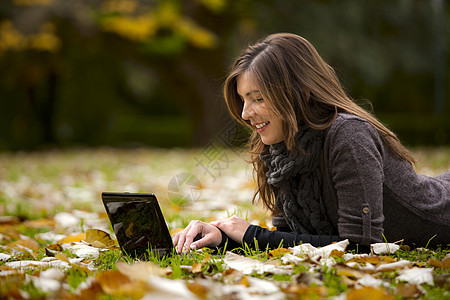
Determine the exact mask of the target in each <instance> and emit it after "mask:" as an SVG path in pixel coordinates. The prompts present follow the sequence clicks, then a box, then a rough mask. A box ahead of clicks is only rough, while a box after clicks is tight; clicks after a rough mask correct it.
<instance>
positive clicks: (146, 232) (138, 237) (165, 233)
mask: <svg viewBox="0 0 450 300" xmlns="http://www.w3.org/2000/svg"><path fill="white" fill-rule="evenodd" d="M102 201H103V205H104V206H105V209H106V212H107V214H108V217H109V221H110V222H111V225H112V227H113V230H114V233H115V235H116V237H117V241H118V243H119V246H120V248H121V250H122V252H123V253H124V254H125V255H129V256H131V257H132V258H138V259H141V260H145V259H147V258H148V257H149V255H150V252H153V253H154V255H155V256H159V257H160V258H162V257H163V256H170V255H172V254H173V253H175V252H174V246H173V242H172V237H171V236H170V233H169V229H168V228H167V224H166V222H165V220H164V217H163V214H162V212H161V208H160V207H159V204H158V200H157V199H156V196H155V195H154V194H139V193H112V192H103V193H102Z"/></svg>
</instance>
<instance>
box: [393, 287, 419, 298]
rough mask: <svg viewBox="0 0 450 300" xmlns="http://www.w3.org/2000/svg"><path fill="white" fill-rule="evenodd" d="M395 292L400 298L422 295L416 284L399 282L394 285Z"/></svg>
mask: <svg viewBox="0 0 450 300" xmlns="http://www.w3.org/2000/svg"><path fill="white" fill-rule="evenodd" d="M395 292H396V294H397V295H399V296H400V297H402V298H418V297H419V296H420V295H422V294H423V293H422V290H420V289H419V287H418V286H417V285H416V284H403V283H399V284H397V286H396V287H395Z"/></svg>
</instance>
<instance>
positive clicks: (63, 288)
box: [0, 144, 450, 299]
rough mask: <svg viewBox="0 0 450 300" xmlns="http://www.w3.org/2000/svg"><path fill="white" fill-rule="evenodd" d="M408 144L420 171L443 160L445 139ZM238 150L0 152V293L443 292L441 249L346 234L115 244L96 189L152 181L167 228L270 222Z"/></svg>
mask: <svg viewBox="0 0 450 300" xmlns="http://www.w3.org/2000/svg"><path fill="white" fill-rule="evenodd" d="M414 154H415V155H416V158H418V159H419V163H418V165H417V169H418V171H419V172H421V173H424V174H427V175H437V174H439V173H440V172H442V171H445V170H448V169H449V168H450V149H449V148H439V149H416V150H415V151H414ZM245 159H246V156H245V154H244V153H242V152H239V151H232V150H224V149H222V148H219V147H217V146H216V145H214V144H211V145H210V146H208V147H206V148H204V149H200V150H159V149H137V150H136V149H135V150H118V149H110V148H104V149H95V150H92V149H76V150H70V151H45V152H35V153H3V154H0V215H1V217H0V295H1V296H0V297H1V298H2V299H3V298H5V299H43V298H49V299H78V298H84V299H95V298H97V299H99V298H101V299H103V298H106V299H108V298H112V299H141V298H144V299H147V298H148V299H157V298H163V299H169V298H170V299H172V298H181V299H184V298H186V299H196V298H201V299H205V298H207V299H252V298H254V299H286V298H288V299H290V298H293V299H298V298H300V299H310V298H313V299H317V298H338V299H344V298H348V299H395V298H398V299H399V298H429V299H449V298H450V291H449V288H450V278H449V268H450V267H449V266H450V255H449V254H448V253H449V251H448V250H445V249H437V250H429V249H416V250H409V249H408V247H406V246H405V245H402V247H399V245H395V244H381V245H374V249H373V251H374V253H373V254H371V255H355V254H354V253H351V252H348V251H345V241H344V242H341V243H337V244H333V245H330V246H327V247H324V248H321V249H316V248H314V247H311V246H310V245H308V244H304V245H299V246H297V247H295V248H290V249H283V248H280V249H276V250H272V251H265V249H257V250H256V251H255V250H250V249H245V248H244V249H241V251H240V252H238V253H237V254H236V253H231V252H226V251H223V252H219V253H213V252H212V251H210V250H208V249H204V250H200V251H196V252H191V253H189V254H188V255H183V256H174V257H171V258H166V259H162V260H160V259H157V258H155V257H151V258H150V261H146V262H143V261H142V262H139V261H133V260H131V259H130V258H128V257H123V256H122V253H121V251H120V250H119V248H118V247H117V242H116V241H115V238H114V235H113V234H112V232H111V228H110V225H109V222H108V219H107V217H106V214H105V212H104V208H103V205H102V203H101V199H100V194H101V192H103V191H129V192H152V193H155V194H156V195H157V197H158V199H159V201H160V204H161V207H162V210H163V213H164V215H165V218H166V220H167V222H168V225H169V228H170V230H171V232H172V233H174V232H176V231H177V230H179V229H180V228H183V227H184V226H186V225H187V223H188V222H189V221H190V220H191V219H201V220H205V221H211V220H215V219H219V218H224V217H228V216H230V215H232V214H235V213H237V214H239V215H241V216H243V217H245V218H247V219H248V220H249V221H251V222H252V223H254V224H259V225H261V226H266V227H268V228H271V223H270V218H269V216H268V215H267V214H266V213H265V211H264V210H263V209H262V208H260V207H258V206H255V205H252V204H251V201H250V199H251V197H252V194H253V190H254V187H255V184H254V182H253V180H252V172H251V167H250V166H249V165H248V164H247V163H246V162H245ZM389 242H395V241H389ZM397 249H398V250H397ZM391 252H392V253H391Z"/></svg>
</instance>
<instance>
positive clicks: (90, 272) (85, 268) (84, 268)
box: [70, 264, 92, 275]
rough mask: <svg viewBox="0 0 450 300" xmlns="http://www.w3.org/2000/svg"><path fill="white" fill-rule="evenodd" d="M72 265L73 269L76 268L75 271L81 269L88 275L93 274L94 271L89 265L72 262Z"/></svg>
mask: <svg viewBox="0 0 450 300" xmlns="http://www.w3.org/2000/svg"><path fill="white" fill-rule="evenodd" d="M70 265H71V266H72V269H73V270H74V271H80V272H83V273H85V274H87V275H91V274H92V271H91V270H89V269H88V268H87V267H85V266H80V265H76V264H70Z"/></svg>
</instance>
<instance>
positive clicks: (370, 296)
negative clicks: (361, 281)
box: [347, 286, 395, 300]
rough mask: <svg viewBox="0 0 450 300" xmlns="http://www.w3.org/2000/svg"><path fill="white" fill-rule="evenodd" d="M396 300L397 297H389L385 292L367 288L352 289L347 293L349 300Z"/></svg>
mask: <svg viewBox="0 0 450 300" xmlns="http://www.w3.org/2000/svg"><path fill="white" fill-rule="evenodd" d="M359 299H364V300H394V299H395V297H394V296H392V295H388V294H387V293H386V292H385V291H384V290H382V289H378V288H374V287H371V286H366V287H363V288H360V289H351V290H350V291H349V292H348V293H347V300H359Z"/></svg>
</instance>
